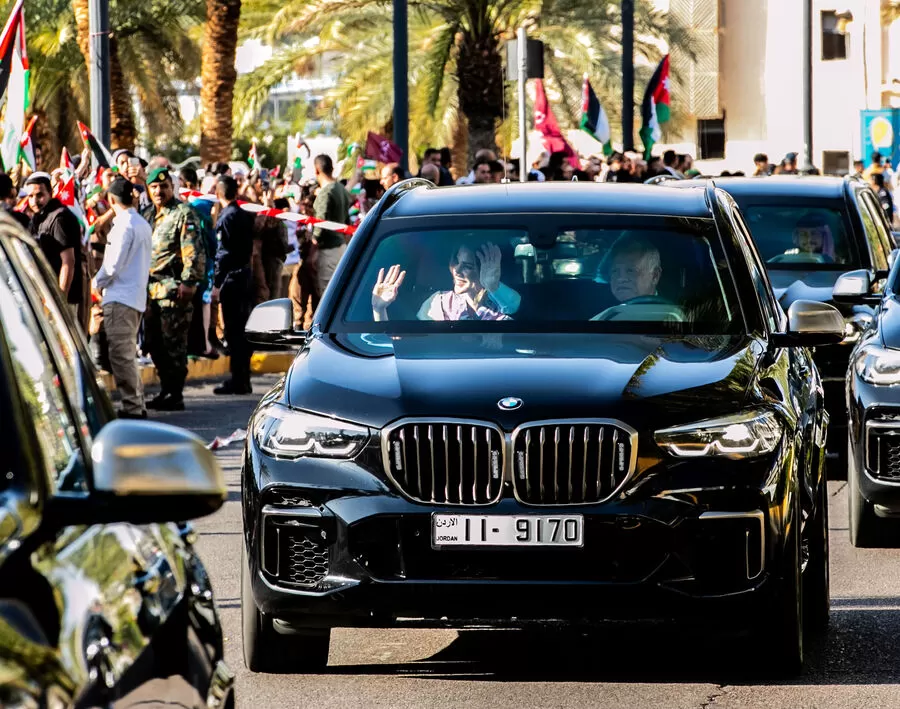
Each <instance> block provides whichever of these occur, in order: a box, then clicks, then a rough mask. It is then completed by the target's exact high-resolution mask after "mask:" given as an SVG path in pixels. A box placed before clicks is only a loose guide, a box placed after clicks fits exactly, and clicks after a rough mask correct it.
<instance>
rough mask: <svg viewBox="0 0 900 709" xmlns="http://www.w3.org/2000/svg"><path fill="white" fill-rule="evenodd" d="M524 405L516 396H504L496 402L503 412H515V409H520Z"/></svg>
mask: <svg viewBox="0 0 900 709" xmlns="http://www.w3.org/2000/svg"><path fill="white" fill-rule="evenodd" d="M524 403H525V402H524V401H522V400H521V399H520V398H519V397H517V396H505V397H503V398H502V399H500V401H498V402H497V406H499V407H500V408H501V409H503V410H504V411H515V410H516V409H519V408H521V407H522V404H524Z"/></svg>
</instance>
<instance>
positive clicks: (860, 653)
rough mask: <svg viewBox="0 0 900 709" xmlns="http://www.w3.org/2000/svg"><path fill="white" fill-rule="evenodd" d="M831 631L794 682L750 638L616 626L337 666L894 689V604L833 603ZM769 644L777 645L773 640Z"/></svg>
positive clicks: (515, 635)
mask: <svg viewBox="0 0 900 709" xmlns="http://www.w3.org/2000/svg"><path fill="white" fill-rule="evenodd" d="M835 601H836V602H835V605H834V608H833V610H832V614H831V628H830V630H829V632H828V633H827V634H826V635H825V636H822V637H819V638H811V639H808V640H807V643H806V667H805V669H804V672H803V673H802V674H801V675H799V676H796V677H785V678H779V677H778V676H777V673H765V674H763V673H762V672H761V671H760V670H758V669H754V667H758V666H759V663H758V661H757V660H758V658H757V657H755V656H754V655H752V654H750V653H751V650H750V643H749V641H748V639H747V638H742V637H727V636H722V635H721V629H719V630H718V631H710V632H705V631H701V630H698V629H695V628H689V629H683V628H677V627H672V626H650V627H648V626H615V627H612V628H602V629H598V630H592V631H590V632H586V633H578V632H574V631H556V630H540V631H537V630H461V631H459V632H458V635H457V637H456V639H455V640H453V641H452V642H451V643H450V644H449V645H447V646H446V647H445V648H443V649H442V650H440V651H439V652H437V653H436V654H434V655H431V656H430V657H426V658H423V659H421V660H418V661H415V662H410V663H397V664H365V665H340V666H331V667H329V668H328V670H327V673H328V674H337V675H366V674H371V675H396V676H402V677H410V678H413V677H415V678H420V679H441V680H482V681H484V680H487V681H500V682H548V681H552V682H633V683H649V684H659V683H677V684H684V683H690V684H696V683H707V684H716V685H733V686H735V685H757V684H767V685H772V684H776V685H778V684H780V685H824V684H837V683H840V684H859V685H866V684H895V683H898V682H900V643H897V642H896V638H897V637H898V636H900V598H861V599H846V601H844V600H842V599H835ZM773 642H774V639H773Z"/></svg>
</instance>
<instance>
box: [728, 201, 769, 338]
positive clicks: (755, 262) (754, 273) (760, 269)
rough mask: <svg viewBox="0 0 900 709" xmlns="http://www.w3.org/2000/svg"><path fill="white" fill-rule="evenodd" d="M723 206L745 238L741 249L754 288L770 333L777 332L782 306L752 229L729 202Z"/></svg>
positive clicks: (739, 232)
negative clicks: (762, 260)
mask: <svg viewBox="0 0 900 709" xmlns="http://www.w3.org/2000/svg"><path fill="white" fill-rule="evenodd" d="M722 204H723V207H724V208H725V212H726V214H728V216H729V217H730V219H731V223H732V225H733V226H734V228H735V229H736V230H737V232H738V234H740V235H741V236H742V237H743V238H742V239H741V249H742V250H743V251H744V256H745V258H746V259H747V265H748V266H749V268H750V274H751V277H752V279H753V287H754V289H755V290H756V295H757V297H758V299H759V304H760V307H761V308H762V311H763V314H764V316H765V318H766V322H767V323H768V326H769V331H770V332H777V331H778V330H779V329H780V320H781V318H780V311H781V306H780V305H779V304H778V302H777V301H776V300H775V298H774V295H773V293H772V286H771V284H770V283H769V276H768V274H767V273H766V269H765V266H763V264H762V262H761V261H760V258H759V253H758V251H757V249H756V247H755V245H754V243H753V239H752V237H751V236H750V229H749V228H748V227H747V224H746V222H744V218H743V216H741V213H740V212H739V211H738V210H737V209H733V208H732V206H731V205H730V204H729V203H728V202H727V201H723V203H722Z"/></svg>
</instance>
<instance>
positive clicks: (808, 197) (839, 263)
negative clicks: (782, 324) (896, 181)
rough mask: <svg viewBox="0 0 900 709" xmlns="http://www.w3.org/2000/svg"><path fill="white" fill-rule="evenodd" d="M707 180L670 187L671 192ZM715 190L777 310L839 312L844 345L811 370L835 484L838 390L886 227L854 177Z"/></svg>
mask: <svg viewBox="0 0 900 709" xmlns="http://www.w3.org/2000/svg"><path fill="white" fill-rule="evenodd" d="M698 182H699V184H700V186H701V187H702V186H703V184H705V183H706V182H709V180H701V181H695V180H684V181H669V182H666V183H665V185H666V186H667V187H668V186H676V187H690V186H697V184H698ZM714 184H715V185H716V186H717V187H719V188H721V189H723V190H725V191H726V192H728V194H730V195H731V196H732V197H734V199H735V201H736V202H737V203H738V206H739V207H740V211H741V213H742V215H743V220H742V222H741V220H739V222H741V223H740V224H739V226H740V227H741V228H745V229H747V230H749V232H750V234H751V235H752V236H753V240H754V242H755V243H756V247H757V249H758V250H759V253H760V256H761V257H762V259H763V260H764V261H765V264H766V269H767V270H768V272H769V279H770V280H771V282H772V287H773V288H774V290H775V295H776V297H777V298H778V301H779V303H781V305H782V307H783V308H784V309H785V310H787V308H789V307H790V305H791V303H793V302H794V301H795V300H799V299H802V300H815V301H819V302H822V303H829V304H831V305H834V306H835V307H837V308H838V309H839V310H840V311H841V313H842V314H843V316H844V321H845V325H844V338H843V339H842V340H841V342H839V343H837V344H835V345H831V346H828V347H817V348H816V350H815V353H814V356H815V360H816V365H817V366H818V368H819V373H820V374H821V376H822V383H823V386H824V388H825V406H826V408H827V409H828V413H829V414H830V416H831V428H830V435H829V439H828V452H829V454H832V455H833V456H835V458H836V460H835V461H834V462H835V466H834V469H833V475H832V476H833V477H841V478H842V477H843V476H844V473H845V471H846V465H845V462H846V459H845V455H846V450H847V442H846V439H847V435H846V426H847V409H846V407H845V398H846V397H845V393H844V383H845V379H846V375H847V365H848V363H849V361H850V352H851V351H852V350H853V348H854V346H855V345H856V343H857V341H858V340H859V338H860V335H861V333H862V332H863V331H864V330H865V329H866V327H868V325H869V324H870V323H871V322H872V314H873V311H874V308H875V305H876V304H877V302H878V300H879V299H880V297H881V292H882V290H883V289H884V283H885V279H886V277H887V274H888V269H889V268H890V264H891V262H892V261H893V256H892V255H891V254H892V252H893V250H894V249H895V248H896V245H895V242H894V237H893V235H892V233H891V227H890V224H888V222H887V219H886V218H885V216H884V211H883V210H882V209H881V206H880V204H879V202H878V198H877V196H876V195H875V193H874V192H872V190H871V189H870V188H869V186H868V184H867V183H866V182H864V181H862V180H860V179H856V178H840V177H808V176H802V177H800V176H787V175H785V176H777V175H776V176H774V177H767V178H752V177H747V178H721V179H715V180H714ZM857 270H864V271H866V272H868V274H869V281H868V282H869V290H868V291H867V292H866V293H857V294H855V296H852V297H851V296H848V295H847V294H845V295H844V296H843V297H841V298H835V297H834V293H833V291H834V286H835V283H836V282H837V280H838V278H840V276H841V275H842V274H844V273H848V272H852V271H857Z"/></svg>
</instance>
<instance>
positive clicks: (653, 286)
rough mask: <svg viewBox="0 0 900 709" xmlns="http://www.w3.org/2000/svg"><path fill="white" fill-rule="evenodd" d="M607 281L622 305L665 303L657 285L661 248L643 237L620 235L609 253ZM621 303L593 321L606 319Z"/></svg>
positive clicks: (606, 262)
mask: <svg viewBox="0 0 900 709" xmlns="http://www.w3.org/2000/svg"><path fill="white" fill-rule="evenodd" d="M604 261H605V268H606V270H608V273H607V280H608V281H609V289H610V292H611V293H612V295H613V297H614V298H615V299H616V300H618V301H619V303H620V304H622V305H627V304H629V303H642V302H644V303H665V302H667V301H666V300H665V299H664V298H661V297H660V296H659V293H658V292H657V286H658V285H659V279H660V276H662V265H661V263H660V258H659V250H658V249H657V248H656V247H655V246H654V245H653V244H651V243H650V242H649V241H647V240H645V239H642V238H640V237H632V236H628V235H623V236H620V237H619V238H618V239H616V241H615V243H614V244H613V245H612V247H610V249H609V253H608V254H607V256H606V259H605V260H604ZM619 308H621V305H617V306H613V307H611V308H607V309H606V310H604V311H603V312H602V313H599V314H597V315H595V316H594V317H593V318H591V319H592V320H604V319H606V318H607V316H609V315H610V314H612V313H613V312H617V310H616V309H619Z"/></svg>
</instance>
